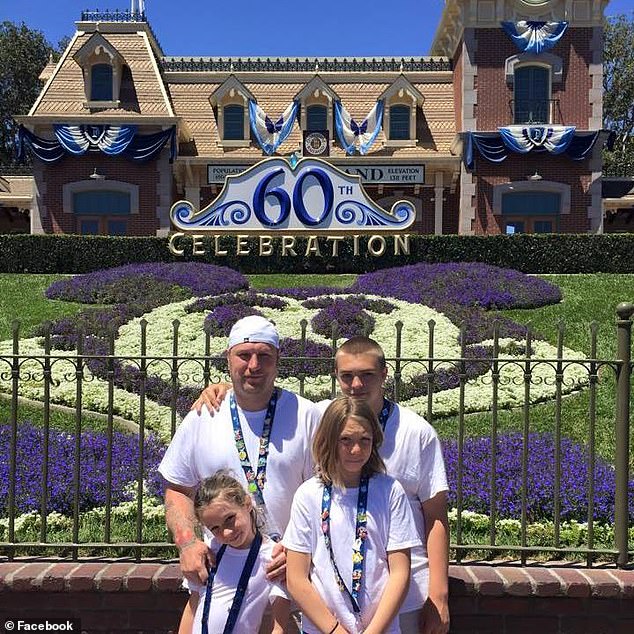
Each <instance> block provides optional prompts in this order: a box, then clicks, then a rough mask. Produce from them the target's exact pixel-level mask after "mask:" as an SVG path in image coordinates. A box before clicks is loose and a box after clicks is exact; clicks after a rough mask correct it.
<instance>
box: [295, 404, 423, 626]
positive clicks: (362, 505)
mask: <svg viewBox="0 0 634 634" xmlns="http://www.w3.org/2000/svg"><path fill="white" fill-rule="evenodd" d="M382 441H383V432H382V430H381V427H380V425H379V421H378V419H377V417H376V415H375V414H374V412H373V411H372V409H371V408H370V406H369V405H368V404H367V403H365V402H363V401H360V400H358V399H352V398H348V397H343V398H339V399H336V400H335V401H333V402H332V403H331V404H330V406H329V407H328V409H327V410H326V412H325V413H324V416H323V418H322V421H321V424H320V426H319V428H318V430H317V433H316V434H315V437H314V440H313V447H312V449H313V458H314V461H315V464H316V469H317V476H316V477H314V478H312V479H311V480H308V481H307V482H305V483H304V484H302V485H301V486H300V487H299V489H298V490H297V492H296V493H295V497H294V499H293V506H292V509H291V519H290V523H289V525H288V527H287V529H286V533H285V535H284V539H283V544H284V546H285V547H286V548H287V574H286V578H287V585H288V590H289V592H290V594H291V595H292V596H293V598H294V599H295V601H296V602H297V603H298V605H299V606H300V608H301V610H302V613H303V630H304V632H306V633H307V634H318V633H325V634H345V633H348V634H359V633H360V632H364V634H381V633H390V634H392V633H396V632H400V629H399V625H398V618H397V616H398V612H399V607H400V605H401V603H402V601H403V599H404V598H405V595H406V594H407V590H408V585H409V575H410V548H412V547H413V546H418V545H420V539H419V536H418V533H417V530H416V527H415V524H414V518H413V515H412V511H411V508H410V505H409V502H408V500H407V497H406V494H405V491H404V490H403V487H402V486H401V485H400V484H399V483H398V482H397V481H396V480H394V479H393V478H391V477H389V476H387V475H386V474H385V465H384V464H383V460H382V459H381V457H380V456H379V452H378V450H379V447H380V446H381V443H382Z"/></svg>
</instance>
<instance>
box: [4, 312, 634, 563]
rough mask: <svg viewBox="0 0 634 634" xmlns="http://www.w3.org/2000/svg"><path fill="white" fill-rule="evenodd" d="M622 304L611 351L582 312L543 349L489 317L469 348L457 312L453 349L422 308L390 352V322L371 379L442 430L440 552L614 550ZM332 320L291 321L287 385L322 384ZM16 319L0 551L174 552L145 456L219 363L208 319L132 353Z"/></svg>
mask: <svg viewBox="0 0 634 634" xmlns="http://www.w3.org/2000/svg"><path fill="white" fill-rule="evenodd" d="M633 314H634V305H632V304H621V305H620V306H619V307H618V309H617V319H616V349H617V354H616V356H615V358H611V359H601V358H598V357H597V327H596V326H592V328H591V332H590V354H589V355H587V356H586V357H583V358H581V357H580V356H579V355H577V354H575V355H570V354H569V352H570V351H567V350H566V348H565V346H564V329H563V326H562V327H561V328H560V332H559V337H558V341H557V343H556V345H554V346H553V347H552V350H553V351H555V352H554V354H552V355H550V356H549V355H546V356H544V354H541V355H538V354H536V349H537V340H536V339H534V337H533V333H532V332H531V329H530V328H528V329H527V330H526V334H525V339H523V340H521V341H520V342H519V343H517V342H516V343H514V344H509V343H508V342H504V341H503V339H502V337H501V336H500V331H499V330H498V328H497V327H495V328H494V330H493V337H492V339H491V340H490V341H488V342H487V343H486V345H482V346H479V347H477V348H475V349H473V348H471V347H469V346H468V345H467V341H468V336H467V335H468V333H467V331H466V327H464V326H463V328H462V329H461V354H460V356H459V358H439V357H438V355H437V354H436V350H437V345H436V344H437V340H436V337H435V334H434V325H435V324H434V322H433V321H432V322H429V324H428V327H429V331H428V335H429V336H428V338H427V343H426V348H427V349H426V350H421V354H420V356H418V357H404V356H402V354H401V351H402V349H403V345H402V344H403V340H402V324H400V323H399V322H397V323H396V324H395V338H396V339H395V347H394V350H395V351H396V353H395V355H394V356H393V357H392V358H389V359H388V365H389V368H390V372H389V374H390V377H391V378H390V379H389V381H388V385H387V390H388V393H389V395H390V396H392V397H393V398H394V399H395V400H397V401H401V402H403V403H405V404H406V405H407V406H410V407H413V408H415V409H416V410H417V411H419V413H421V414H422V415H423V416H425V417H426V418H427V420H429V421H430V422H431V423H432V424H433V425H435V426H436V428H437V429H438V431H439V434H440V435H441V437H442V438H443V439H444V440H443V442H444V449H445V459H446V462H447V467H448V472H449V475H450V488H451V490H450V506H451V512H450V518H451V528H452V543H451V548H452V554H453V557H454V558H455V560H457V561H462V560H463V559H464V558H466V557H469V558H471V557H474V556H477V557H480V558H482V557H484V558H486V557H496V558H499V557H505V558H512V559H518V560H519V561H521V562H522V563H526V561H527V560H529V559H534V558H536V557H537V558H540V557H541V558H557V559H561V558H570V557H573V558H576V559H580V558H581V559H583V560H585V561H586V562H587V564H588V565H590V564H592V563H593V562H595V561H597V560H601V561H605V560H612V561H614V562H616V564H617V565H618V566H621V567H623V566H626V565H628V563H631V561H632V555H633V549H632V543H633V542H634V528H633V526H634V500H632V499H631V496H632V494H633V493H634V483H632V482H630V473H631V472H632V468H631V463H630V447H631V436H630V433H631V432H630V401H631V395H632V375H633V367H632V365H633V364H632V358H631V347H632V345H631V344H632V341H631V339H632V316H633ZM336 328H337V326H336V324H334V325H333V340H332V346H331V350H329V351H328V352H327V354H325V356H321V357H318V358H316V357H314V356H310V354H311V352H310V350H309V348H310V344H309V342H308V341H307V334H306V322H302V337H301V340H300V347H299V349H298V350H297V354H293V355H292V356H290V357H287V358H284V359H282V360H281V364H280V377H281V378H282V380H284V381H287V382H290V383H291V387H292V388H293V389H295V390H296V391H297V392H298V393H300V394H302V395H308V396H310V397H312V398H322V397H325V396H331V395H333V394H335V393H336V391H337V385H336V380H335V378H334V376H333V375H332V367H333V365H332V364H333V357H332V350H334V349H335V348H336V346H337V344H338V338H337V332H336ZM19 335H20V332H19V324H17V323H15V324H14V329H13V339H12V342H11V346H10V351H9V350H7V349H5V350H2V349H0V392H1V393H2V398H0V413H1V415H2V418H1V419H0V447H1V452H2V453H0V553H1V554H3V555H4V556H6V557H7V558H9V559H11V558H14V557H16V556H37V557H43V556H64V557H71V558H74V559H77V558H80V557H86V556H89V557H94V556H99V557H103V556H110V557H133V558H135V559H137V560H140V559H142V558H148V557H172V556H174V555H175V550H174V548H173V546H171V545H170V542H169V536H168V535H167V532H166V530H165V526H164V517H163V509H162V506H161V503H160V483H159V481H158V476H157V474H156V470H155V467H156V465H157V463H158V460H159V459H160V456H161V453H162V451H163V449H164V446H165V443H167V442H168V441H169V438H170V437H171V435H172V434H173V433H174V431H175V429H176V427H177V425H178V422H179V419H180V417H181V416H182V415H184V414H185V413H186V411H187V410H188V408H189V406H190V404H191V402H192V401H193V399H194V397H195V395H197V394H198V392H199V391H200V389H201V388H202V386H204V385H207V384H209V383H210V382H213V381H218V380H221V379H222V374H223V372H224V369H223V359H222V358H219V357H212V356H211V350H212V346H211V339H210V337H209V335H207V336H206V339H205V341H206V343H205V354H204V355H203V356H198V357H192V356H183V355H182V354H181V353H180V351H179V341H180V340H181V333H179V323H178V322H174V323H173V332H172V333H171V346H172V354H171V355H169V356H153V355H152V354H151V351H148V338H147V332H146V322H145V321H143V320H141V323H140V334H139V349H138V354H136V355H134V356H124V355H121V354H115V335H114V333H112V334H111V336H110V338H109V340H108V341H107V342H106V343H104V342H103V341H102V342H98V341H96V340H95V339H94V338H91V337H88V336H85V335H84V334H82V333H81V332H79V333H78V334H77V337H76V339H75V340H74V341H72V342H68V341H67V342H66V344H64V342H60V341H56V340H55V337H54V335H52V334H51V332H50V331H45V332H44V334H43V336H42V338H41V340H39V342H38V345H39V346H41V347H40V348H37V350H36V351H35V352H34V347H33V344H32V343H29V342H32V341H33V340H21V339H20V336H19ZM52 344H56V345H55V346H54V347H53V345H52ZM64 345H65V347H66V348H67V349H66V350H60V347H61V348H63V347H64ZM148 352H149V353H148ZM322 354H323V350H322ZM183 385H190V386H193V387H189V388H184V387H183ZM448 395H449V396H450V397H451V399H449V396H448ZM483 395H485V396H484V397H483ZM483 398H484V401H483V402H480V401H482V399H483ZM448 399H449V400H451V404H450V406H448V408H447V407H445V409H443V407H442V406H443V403H445V405H446V402H448ZM99 411H100V412H101V413H99ZM584 474H585V475H584Z"/></svg>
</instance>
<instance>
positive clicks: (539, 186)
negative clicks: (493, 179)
mask: <svg viewBox="0 0 634 634" xmlns="http://www.w3.org/2000/svg"><path fill="white" fill-rule="evenodd" d="M531 191H535V192H538V191H539V192H554V193H557V194H561V208H560V210H559V214H560V215H562V216H567V215H569V214H570V185H566V184H565V183H556V182H554V181H543V180H541V181H513V182H510V183H503V184H501V185H495V186H494V187H493V214H494V215H496V216H500V215H502V196H503V195H504V194H508V193H511V192H512V193H514V194H516V193H517V192H531Z"/></svg>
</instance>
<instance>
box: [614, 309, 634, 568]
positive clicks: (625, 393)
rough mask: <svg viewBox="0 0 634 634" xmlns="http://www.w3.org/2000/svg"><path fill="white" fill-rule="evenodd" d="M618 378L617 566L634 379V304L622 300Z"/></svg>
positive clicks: (621, 557) (622, 544) (623, 555)
mask: <svg viewBox="0 0 634 634" xmlns="http://www.w3.org/2000/svg"><path fill="white" fill-rule="evenodd" d="M616 314H617V320H616V336H617V341H616V345H617V352H616V355H617V361H618V368H617V372H618V374H617V381H616V456H615V458H616V460H615V468H616V491H615V500H614V540H615V542H616V549H617V551H618V555H617V565H618V566H619V567H620V568H623V567H625V566H627V563H628V562H627V552H628V539H627V538H628V534H627V533H628V530H627V529H628V519H629V518H628V508H627V507H628V504H627V494H628V491H627V488H628V480H629V449H630V396H631V390H632V387H631V379H632V366H631V359H632V315H633V314H634V304H631V303H625V302H624V303H622V304H619V305H618V306H617V307H616Z"/></svg>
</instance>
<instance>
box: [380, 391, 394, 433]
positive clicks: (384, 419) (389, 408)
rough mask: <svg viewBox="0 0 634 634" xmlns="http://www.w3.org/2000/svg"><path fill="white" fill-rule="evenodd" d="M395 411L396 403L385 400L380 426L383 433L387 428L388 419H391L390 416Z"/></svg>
mask: <svg viewBox="0 0 634 634" xmlns="http://www.w3.org/2000/svg"><path fill="white" fill-rule="evenodd" d="M393 409H394V403H393V402H392V401H388V400H387V399H386V398H384V399H383V407H382V408H381V413H380V414H379V425H381V429H382V430H383V431H385V426H386V425H387V419H388V418H389V417H390V414H391V413H392V410H393Z"/></svg>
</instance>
